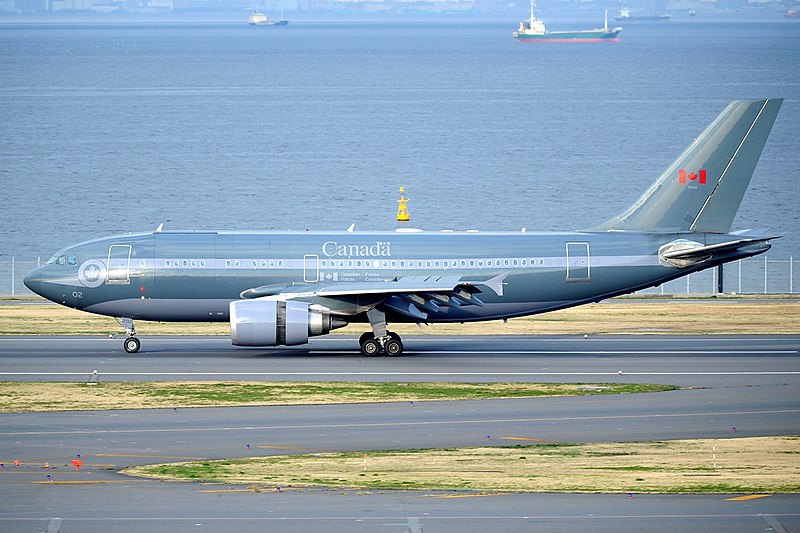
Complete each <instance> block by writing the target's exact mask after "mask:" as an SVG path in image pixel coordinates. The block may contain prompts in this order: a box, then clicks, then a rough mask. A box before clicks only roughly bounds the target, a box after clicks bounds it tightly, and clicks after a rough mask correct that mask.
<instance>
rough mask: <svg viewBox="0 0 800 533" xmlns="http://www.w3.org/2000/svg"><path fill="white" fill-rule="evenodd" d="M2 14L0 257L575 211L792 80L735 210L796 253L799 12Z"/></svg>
mask: <svg viewBox="0 0 800 533" xmlns="http://www.w3.org/2000/svg"><path fill="white" fill-rule="evenodd" d="M515 27H516V21H509V23H508V24H501V23H483V24H480V23H469V22H456V23H413V22H406V23H395V24H391V23H343V22H342V23H336V24H314V23H300V22H298V23H296V24H295V23H292V24H290V25H289V26H286V27H281V28H253V27H249V26H247V25H246V24H157V25H156V24H152V25H148V24H107V25H103V24H92V25H89V24H86V25H81V24H58V23H53V24H38V25H37V24H25V25H23V24H6V25H3V26H0V110H1V111H0V119H1V120H0V184H1V185H2V193H1V194H0V228H1V231H0V256H4V257H6V258H7V257H8V256H16V257H17V258H18V259H19V258H36V257H37V256H42V257H43V258H46V257H48V256H49V255H50V254H52V253H53V252H55V251H56V250H57V249H59V248H61V247H62V246H65V245H67V244H71V243H75V242H78V241H82V240H86V239H89V238H93V237H99V236H104V235H108V234H114V233H122V232H130V231H142V230H145V231H146V230H152V229H155V228H156V227H157V226H158V225H159V224H162V223H163V224H164V228H165V229H170V230H177V229H185V230H195V229H205V230H208V229H278V230H283V229H296V230H304V229H334V230H344V229H346V228H347V227H348V226H350V225H351V224H355V226H356V229H358V230H384V229H392V228H394V227H396V225H397V224H396V222H395V213H396V208H397V203H396V200H397V198H398V195H397V190H398V187H400V186H404V187H405V188H406V195H407V197H408V198H410V203H409V210H410V212H411V222H410V225H411V226H414V227H420V228H424V229H428V230H439V229H484V230H519V229H520V228H523V227H525V228H528V230H549V229H564V230H572V229H580V228H583V227H587V226H590V225H592V224H594V223H597V222H600V221H602V220H605V219H607V218H609V217H610V216H612V215H614V214H617V213H618V212H619V211H621V210H622V209H624V208H625V207H627V206H628V205H630V204H631V203H632V202H634V201H635V200H636V199H637V198H638V197H639V195H640V194H641V193H642V192H643V191H644V190H645V189H646V188H647V187H648V186H649V184H650V183H651V182H652V181H653V180H654V179H655V178H656V177H657V176H658V175H659V174H660V173H661V171H662V170H663V169H664V168H665V167H666V166H667V165H668V164H669V163H670V162H671V161H672V160H673V159H674V158H675V157H676V156H677V155H678V154H679V153H680V152H681V151H682V150H683V149H684V148H685V147H686V146H687V145H688V144H689V143H691V142H692V140H693V138H694V137H695V136H696V135H697V134H699V133H700V132H701V131H702V130H703V128H705V126H706V125H707V124H708V123H709V122H710V121H711V120H712V119H713V118H714V117H715V116H716V115H717V114H718V113H719V112H720V111H721V110H722V109H723V108H724V107H725V105H727V103H728V102H729V101H730V100H733V99H737V98H762V97H784V98H786V101H785V102H784V104H783V108H782V109H781V112H780V114H779V115H778V119H777V122H776V124H775V127H774V128H773V131H772V134H771V136H770V139H769V141H768V142H767V145H766V147H765V149H764V153H763V155H762V158H761V161H760V163H759V165H758V167H757V169H756V172H755V175H754V176H753V180H752V182H751V185H750V189H749V190H748V192H747V194H746V196H745V199H744V202H743V204H742V207H741V209H740V211H739V215H738V216H737V218H736V221H735V222H734V229H745V228H754V227H755V228H766V229H768V230H770V231H772V232H774V233H775V234H779V235H784V238H783V239H780V240H778V241H776V242H775V243H774V249H773V252H771V253H772V254H775V256H780V257H783V258H788V256H789V255H790V254H794V255H795V256H798V255H800V222H799V219H800V218H799V215H798V207H797V206H798V203H800V202H799V200H800V194H798V179H799V178H800V135H799V134H800V55H798V45H800V24H795V23H790V22H760V23H752V24H745V23H737V22H718V23H710V22H702V21H687V22H679V21H673V22H669V23H662V24H639V25H630V26H629V27H624V29H623V31H622V33H621V34H620V42H618V43H520V42H516V41H515V40H514V39H513V38H512V37H511V32H512V31H513V30H514V29H515Z"/></svg>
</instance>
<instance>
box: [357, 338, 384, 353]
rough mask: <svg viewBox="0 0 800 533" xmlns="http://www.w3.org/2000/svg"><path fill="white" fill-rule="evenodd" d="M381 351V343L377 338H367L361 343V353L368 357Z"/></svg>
mask: <svg viewBox="0 0 800 533" xmlns="http://www.w3.org/2000/svg"><path fill="white" fill-rule="evenodd" d="M380 351H381V345H380V343H379V342H378V341H377V340H376V339H367V340H366V341H364V342H363V343H361V353H363V354H364V355H366V356H367V357H372V356H373V355H378V354H379V353H380Z"/></svg>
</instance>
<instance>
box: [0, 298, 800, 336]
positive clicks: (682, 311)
mask: <svg viewBox="0 0 800 533" xmlns="http://www.w3.org/2000/svg"><path fill="white" fill-rule="evenodd" d="M391 326H392V330H394V331H396V332H397V333H399V334H401V335H403V334H405V335H417V334H436V335H457V334H465V335H504V334H507V335H531V334H541V335H583V334H589V335H592V334H595V335H596V334H631V333H636V334H641V333H656V334H657V333H670V334H708V333H711V334H762V333H764V332H769V333H772V334H780V333H785V334H798V333H800V301H795V300H788V301H787V300H782V301H760V300H752V299H728V298H725V299H719V300H677V299H676V300H666V301H665V300H656V301H652V300H624V299H615V300H609V301H608V302H603V303H599V304H588V305H583V306H579V307H573V308H571V309H564V310H561V311H554V312H552V313H544V314H541V315H534V316H529V317H521V318H512V319H509V320H508V322H507V323H504V322H503V321H501V320H494V321H488V322H476V323H468V324H434V325H431V326H429V327H425V328H423V329H419V328H417V326H416V325H413V324H392V325H391ZM367 329H368V326H367V325H366V324H353V325H350V326H348V327H346V328H343V329H339V330H336V331H335V332H334V333H335V334H341V333H344V334H350V335H358V334H360V333H362V332H364V331H366V330H367ZM136 330H137V332H138V333H139V334H140V335H229V334H230V326H229V325H228V323H227V322H223V323H219V322H217V323H211V324H207V323H195V322H191V323H162V322H147V321H138V320H137V321H136ZM123 333H124V330H123V329H122V328H120V326H119V324H117V322H116V321H115V320H114V319H113V318H109V317H103V316H98V315H92V314H90V313H86V312H83V311H76V310H74V309H69V308H66V307H62V306H59V305H55V304H52V305H50V304H37V305H23V304H14V305H3V306H0V335H97V334H102V335H108V334H115V335H118V334H123Z"/></svg>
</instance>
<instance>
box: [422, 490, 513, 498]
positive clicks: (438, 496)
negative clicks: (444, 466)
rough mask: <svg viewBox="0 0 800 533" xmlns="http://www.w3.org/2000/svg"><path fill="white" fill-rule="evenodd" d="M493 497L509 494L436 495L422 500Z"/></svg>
mask: <svg viewBox="0 0 800 533" xmlns="http://www.w3.org/2000/svg"><path fill="white" fill-rule="evenodd" d="M492 496H507V494H502V493H500V492H496V493H494V494H434V495H429V496H421V498H438V499H441V500H451V499H455V498H489V497H492Z"/></svg>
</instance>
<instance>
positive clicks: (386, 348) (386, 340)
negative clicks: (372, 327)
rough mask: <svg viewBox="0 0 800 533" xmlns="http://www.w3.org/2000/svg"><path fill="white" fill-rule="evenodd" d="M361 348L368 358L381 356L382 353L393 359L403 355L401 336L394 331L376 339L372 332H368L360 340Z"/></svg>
mask: <svg viewBox="0 0 800 533" xmlns="http://www.w3.org/2000/svg"><path fill="white" fill-rule="evenodd" d="M358 344H359V345H360V346H361V353H362V354H364V355H366V356H367V357H372V356H374V355H380V353H381V352H383V353H385V354H386V355H391V356H392V357H397V356H398V355H403V341H402V340H400V335H398V334H397V333H395V332H394V331H387V332H386V336H384V337H375V334H374V333H372V332H371V331H367V332H366V333H364V334H363V335H361V338H359V339H358Z"/></svg>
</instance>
